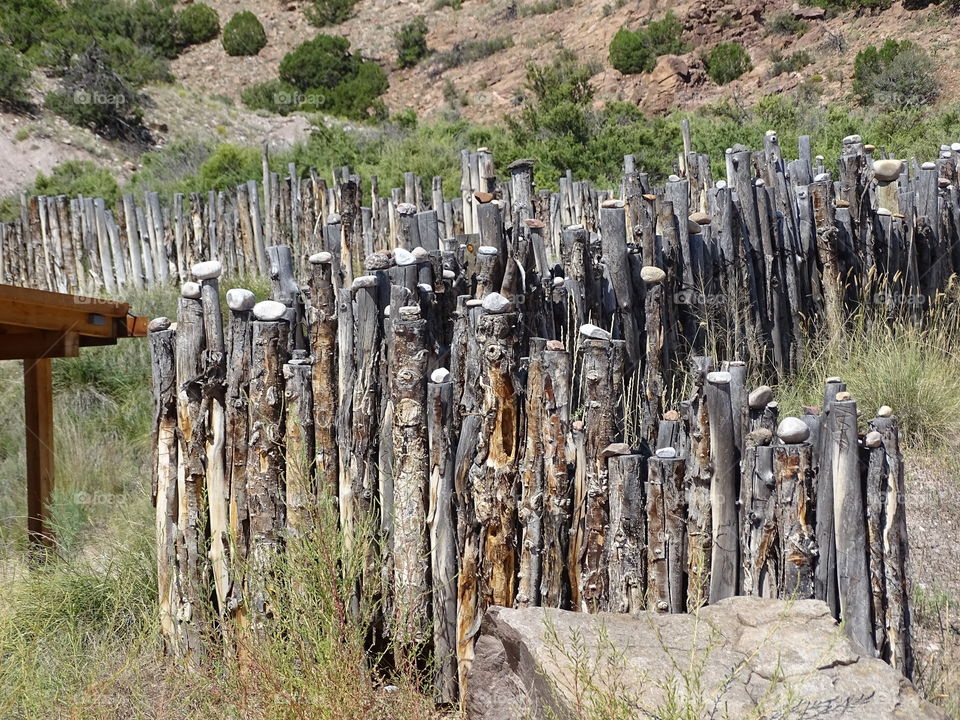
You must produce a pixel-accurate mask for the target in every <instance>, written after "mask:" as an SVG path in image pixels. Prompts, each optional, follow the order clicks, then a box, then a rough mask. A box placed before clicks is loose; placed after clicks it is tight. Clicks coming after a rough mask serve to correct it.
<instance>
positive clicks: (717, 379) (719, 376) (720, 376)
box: [707, 370, 731, 385]
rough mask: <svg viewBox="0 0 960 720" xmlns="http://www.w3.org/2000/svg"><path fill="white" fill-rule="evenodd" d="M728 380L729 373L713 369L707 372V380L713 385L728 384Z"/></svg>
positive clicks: (729, 378)
mask: <svg viewBox="0 0 960 720" xmlns="http://www.w3.org/2000/svg"><path fill="white" fill-rule="evenodd" d="M730 380H731V377H730V373H728V372H724V371H722V370H715V371H713V372H711V373H707V382H708V383H713V384H714V385H728V384H729V383H730Z"/></svg>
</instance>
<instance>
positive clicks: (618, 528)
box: [606, 444, 647, 615]
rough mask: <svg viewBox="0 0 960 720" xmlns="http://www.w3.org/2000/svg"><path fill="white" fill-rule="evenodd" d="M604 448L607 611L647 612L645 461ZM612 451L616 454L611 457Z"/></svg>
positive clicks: (618, 448) (616, 447) (617, 448)
mask: <svg viewBox="0 0 960 720" xmlns="http://www.w3.org/2000/svg"><path fill="white" fill-rule="evenodd" d="M626 450H628V446H626V445H623V444H619V445H611V446H608V448H607V453H606V454H607V455H608V456H609V457H608V460H607V473H608V483H609V487H610V529H609V531H608V533H607V536H608V537H607V545H606V562H607V567H608V568H609V574H610V604H609V610H610V612H616V613H630V614H631V615H636V614H638V613H640V612H642V611H643V610H645V609H646V591H647V513H646V503H645V496H644V483H645V480H646V469H647V468H646V458H645V457H644V456H643V455H640V454H629V453H628V452H624V451H626ZM614 452H616V453H618V454H613V453H614Z"/></svg>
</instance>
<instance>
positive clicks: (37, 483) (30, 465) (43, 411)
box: [23, 358, 54, 549]
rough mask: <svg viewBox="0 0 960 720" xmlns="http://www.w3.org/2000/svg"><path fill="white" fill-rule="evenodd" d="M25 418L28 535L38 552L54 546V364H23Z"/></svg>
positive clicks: (45, 360) (41, 361)
mask: <svg viewBox="0 0 960 720" xmlns="http://www.w3.org/2000/svg"><path fill="white" fill-rule="evenodd" d="M23 398H24V403H23V407H24V419H25V421H26V426H27V446H26V447H27V535H28V536H29V538H30V541H31V542H32V543H33V544H34V547H35V548H37V549H41V548H45V547H49V546H51V545H52V544H53V531H52V529H51V528H50V508H49V506H50V500H51V497H52V494H53V471H54V468H53V361H52V360H51V359H50V358H40V359H37V360H24V361H23Z"/></svg>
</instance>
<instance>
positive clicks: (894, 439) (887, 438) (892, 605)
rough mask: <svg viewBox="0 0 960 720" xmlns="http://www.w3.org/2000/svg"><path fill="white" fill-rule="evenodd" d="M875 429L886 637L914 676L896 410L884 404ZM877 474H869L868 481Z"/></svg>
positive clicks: (893, 655) (895, 658)
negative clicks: (880, 468) (880, 465)
mask: <svg viewBox="0 0 960 720" xmlns="http://www.w3.org/2000/svg"><path fill="white" fill-rule="evenodd" d="M870 427H871V428H872V429H873V432H876V433H878V434H879V438H877V437H875V436H873V437H871V434H870V433H868V436H867V437H868V442H867V445H868V447H870V448H871V451H870V452H871V455H872V454H873V453H874V452H875V450H874V449H872V448H873V446H874V445H875V444H876V442H877V440H879V443H880V444H879V445H877V449H878V450H879V449H882V450H883V453H884V455H885V457H884V461H885V462H884V464H885V467H886V477H885V478H883V480H882V481H881V482H880V483H879V484H878V485H873V484H870V485H869V486H868V492H869V491H870V490H874V491H878V492H881V493H883V496H882V497H883V500H882V502H881V507H882V510H883V516H882V517H883V522H882V525H881V532H882V536H881V542H882V549H883V580H884V596H885V599H886V617H885V621H886V637H887V643H888V649H889V658H888V661H889V662H890V663H891V664H892V665H893V666H894V667H896V668H897V669H899V670H900V671H901V672H902V673H903V674H904V675H905V676H907V677H908V678H912V677H913V646H912V641H911V638H910V632H911V616H910V595H909V592H908V589H907V577H908V563H909V551H908V544H907V518H906V511H905V508H904V497H905V496H904V478H903V456H902V455H901V454H900V436H899V428H898V425H897V418H896V417H895V416H894V415H893V410H892V409H891V408H890V407H888V406H886V405H884V406H883V407H881V408H880V409H879V410H878V411H877V417H875V418H874V419H873V420H871V421H870ZM872 478H873V476H871V477H868V483H869V482H870V480H871V479H872Z"/></svg>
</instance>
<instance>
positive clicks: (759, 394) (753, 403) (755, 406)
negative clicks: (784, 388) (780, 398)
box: [747, 385, 773, 410]
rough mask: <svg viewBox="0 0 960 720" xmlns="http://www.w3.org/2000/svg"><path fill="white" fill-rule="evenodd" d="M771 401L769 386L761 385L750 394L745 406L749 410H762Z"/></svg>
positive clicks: (771, 394)
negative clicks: (747, 406) (748, 407)
mask: <svg viewBox="0 0 960 720" xmlns="http://www.w3.org/2000/svg"><path fill="white" fill-rule="evenodd" d="M771 400H773V389H772V388H771V387H770V386H769V385H761V386H760V387H758V388H757V389H756V390H754V391H753V392H751V393H750V396H749V397H748V398H747V404H748V405H749V406H750V409H751V410H762V409H763V408H765V407H766V406H767V405H768V404H769V403H770V401H771Z"/></svg>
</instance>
